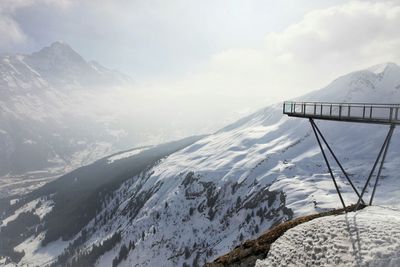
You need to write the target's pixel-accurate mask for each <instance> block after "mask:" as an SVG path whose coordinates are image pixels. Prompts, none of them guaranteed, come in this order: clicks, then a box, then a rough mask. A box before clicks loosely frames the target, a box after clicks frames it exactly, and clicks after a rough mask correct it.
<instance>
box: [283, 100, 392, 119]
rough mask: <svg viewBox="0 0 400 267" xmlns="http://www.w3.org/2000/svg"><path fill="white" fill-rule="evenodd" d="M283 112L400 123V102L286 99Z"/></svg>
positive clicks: (318, 116) (315, 116)
mask: <svg viewBox="0 0 400 267" xmlns="http://www.w3.org/2000/svg"><path fill="white" fill-rule="evenodd" d="M283 113H284V114H287V115H289V116H297V117H306V118H319V119H330V120H349V121H358V122H370V123H395V124H400V104H394V103H392V104H382V103H336V102H306V101H301V102H300V101H299V102H297V101H285V102H284V103H283ZM382 113H383V114H382Z"/></svg>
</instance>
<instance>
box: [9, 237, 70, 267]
mask: <svg viewBox="0 0 400 267" xmlns="http://www.w3.org/2000/svg"><path fill="white" fill-rule="evenodd" d="M43 238H44V233H42V234H40V235H38V236H36V237H34V236H31V237H30V238H28V239H27V240H25V241H24V242H23V243H21V244H19V245H18V246H16V247H15V250H17V251H22V250H23V251H24V252H25V255H24V257H23V258H22V259H21V261H20V262H19V263H18V266H28V265H31V264H34V265H35V266H45V265H46V264H49V263H51V262H53V261H54V259H55V258H56V257H57V256H58V255H60V254H61V253H62V252H63V251H64V249H65V248H67V246H68V244H69V241H62V240H61V239H59V240H57V241H54V242H51V243H49V244H47V245H46V246H44V247H43V246H41V242H42V240H43Z"/></svg>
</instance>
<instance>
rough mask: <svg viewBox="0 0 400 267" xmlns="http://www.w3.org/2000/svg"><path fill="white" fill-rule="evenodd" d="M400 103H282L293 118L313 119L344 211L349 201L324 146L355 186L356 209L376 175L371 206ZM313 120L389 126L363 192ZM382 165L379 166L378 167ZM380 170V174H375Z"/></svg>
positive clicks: (315, 132)
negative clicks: (337, 179) (334, 172)
mask: <svg viewBox="0 0 400 267" xmlns="http://www.w3.org/2000/svg"><path fill="white" fill-rule="evenodd" d="M399 110H400V104H374V103H333V102H332V103H330V102H294V101H286V102H284V103H283V114H286V115H288V116H291V117H298V118H307V119H309V121H310V124H311V128H312V130H313V132H314V134H315V137H316V139H317V142H318V145H319V147H320V149H321V152H322V156H323V157H324V160H325V163H326V166H327V167H328V170H329V173H330V175H331V178H332V181H333V184H334V186H335V188H336V192H337V194H338V196H339V198H340V202H341V203H342V206H343V208H344V210H345V211H347V210H346V204H345V203H344V199H343V197H342V194H341V192H340V188H339V186H338V184H337V181H336V178H335V175H334V174H333V171H332V167H331V163H329V160H328V157H327V155H326V152H325V149H324V145H325V147H326V148H327V150H328V151H329V153H330V154H331V155H332V157H333V159H334V160H335V162H336V163H337V165H338V166H339V168H340V170H341V171H342V173H343V175H344V176H345V177H346V179H347V181H348V182H349V184H350V186H351V187H352V189H353V191H354V193H355V194H356V195H357V197H358V201H357V203H356V205H355V210H357V209H358V208H359V207H360V205H365V204H367V202H366V200H364V198H365V194H366V192H367V187H368V186H369V183H370V181H371V179H372V177H373V176H375V177H376V179H375V184H374V186H373V190H372V193H371V196H370V200H369V205H372V201H373V199H374V196H375V191H376V188H377V186H378V181H379V178H380V176H381V172H382V170H383V164H384V162H385V159H386V155H387V152H388V149H389V144H390V140H391V138H392V136H393V132H394V129H395V127H396V125H398V124H400V114H399V112H400V111H399ZM314 119H319V120H331V121H346V122H360V123H375V124H385V125H389V132H388V133H387V135H386V138H385V141H384V142H383V145H382V147H381V149H380V150H379V153H378V157H377V158H376V160H375V163H374V165H373V167H372V170H371V172H370V173H369V175H368V178H367V180H366V182H365V185H364V187H363V188H362V191H361V193H360V192H359V191H358V190H357V188H356V187H355V186H354V184H353V182H352V181H351V179H350V176H349V175H348V174H347V172H346V170H345V169H344V168H343V166H342V164H341V163H340V161H339V159H338V157H337V156H336V155H335V153H334V152H333V150H332V148H331V147H330V145H329V144H328V142H327V140H326V139H325V137H324V135H323V134H322V132H321V130H320V129H319V127H318V126H317V124H316V123H315V122H314ZM378 165H379V167H378ZM376 171H377V173H376Z"/></svg>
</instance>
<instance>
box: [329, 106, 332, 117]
mask: <svg viewBox="0 0 400 267" xmlns="http://www.w3.org/2000/svg"><path fill="white" fill-rule="evenodd" d="M329 115H330V116H332V104H331V108H330V110H329Z"/></svg>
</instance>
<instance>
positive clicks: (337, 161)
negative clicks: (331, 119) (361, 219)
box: [311, 120, 364, 204]
mask: <svg viewBox="0 0 400 267" xmlns="http://www.w3.org/2000/svg"><path fill="white" fill-rule="evenodd" d="M311 123H312V124H313V125H314V127H315V129H316V130H317V131H318V133H319V135H320V136H321V138H322V141H324V143H325V145H326V147H327V148H328V150H329V152H330V153H331V155H332V156H333V158H334V159H335V161H336V163H337V165H338V166H339V168H340V170H341V171H342V173H343V174H344V176H345V177H346V179H347V181H348V182H349V184H350V185H351V188H353V190H354V192H355V193H356V194H357V196H358V198H360V197H361V195H360V193H359V192H358V190H357V189H356V187H355V186H354V184H353V182H352V181H351V180H350V177H349V176H348V174H347V172H346V171H345V170H344V168H343V166H342V164H340V162H339V160H338V158H337V157H336V155H335V153H333V150H332V149H331V147H330V145H329V144H328V142H327V141H326V139H325V137H324V136H323V134H322V132H321V131H320V129H319V128H318V126H317V124H316V123H315V122H314V121H313V120H312V121H311ZM361 201H362V203H363V204H364V200H363V199H362V198H361Z"/></svg>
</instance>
